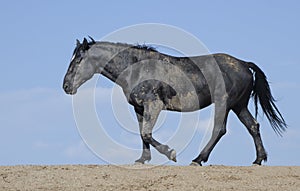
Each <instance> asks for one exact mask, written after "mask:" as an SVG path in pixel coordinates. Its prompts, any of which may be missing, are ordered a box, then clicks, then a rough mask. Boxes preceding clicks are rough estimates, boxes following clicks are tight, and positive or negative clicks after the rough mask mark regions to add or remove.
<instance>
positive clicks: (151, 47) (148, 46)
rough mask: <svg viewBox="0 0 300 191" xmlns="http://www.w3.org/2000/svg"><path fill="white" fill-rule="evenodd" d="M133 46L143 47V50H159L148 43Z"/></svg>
mask: <svg viewBox="0 0 300 191" xmlns="http://www.w3.org/2000/svg"><path fill="white" fill-rule="evenodd" d="M132 48H136V49H142V50H149V51H153V52H158V51H157V50H156V48H154V47H153V46H150V45H146V44H137V45H133V46H132Z"/></svg>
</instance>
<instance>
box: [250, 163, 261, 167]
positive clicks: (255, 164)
mask: <svg viewBox="0 0 300 191" xmlns="http://www.w3.org/2000/svg"><path fill="white" fill-rule="evenodd" d="M252 166H261V164H257V163H253V164H252Z"/></svg>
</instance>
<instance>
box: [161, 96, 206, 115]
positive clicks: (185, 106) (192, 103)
mask: <svg viewBox="0 0 300 191" xmlns="http://www.w3.org/2000/svg"><path fill="white" fill-rule="evenodd" d="M210 104H211V99H210V96H203V95H197V94H196V93H195V92H188V93H184V94H180V93H179V94H177V95H176V96H173V97H172V99H169V100H168V102H167V104H166V109H167V110H171V111H183V112H189V111H196V110H199V109H201V108H204V107H206V106H208V105H210Z"/></svg>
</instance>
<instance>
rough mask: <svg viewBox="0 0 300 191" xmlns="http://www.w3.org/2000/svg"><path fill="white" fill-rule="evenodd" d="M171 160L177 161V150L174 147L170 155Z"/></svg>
mask: <svg viewBox="0 0 300 191" xmlns="http://www.w3.org/2000/svg"><path fill="white" fill-rule="evenodd" d="M169 159H170V160H172V161H174V162H177V160H176V151H175V150H174V149H172V150H171V151H170V157H169Z"/></svg>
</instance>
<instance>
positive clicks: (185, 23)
mask: <svg viewBox="0 0 300 191" xmlns="http://www.w3.org/2000/svg"><path fill="white" fill-rule="evenodd" d="M299 9H300V3H299V1H284V2H283V1H272V2H271V1H251V2H242V1H226V2H223V1H209V2H204V1H184V2H183V1H172V2H171V1H158V0H153V1H130V2H127V1H115V0H111V1H107V2H100V1H30V0H29V1H7V2H2V3H1V7H0V23H1V30H0V34H1V46H0V52H1V62H0V65H1V70H0V74H1V75H0V76H1V88H0V105H1V107H0V115H1V117H0V128H1V133H0V165H16V164H90V163H92V164H106V161H105V160H102V159H100V158H98V157H96V156H95V155H94V154H93V153H92V152H91V151H90V150H89V149H88V148H87V146H86V145H85V144H84V141H83V140H82V139H81V137H80V135H79V132H78V130H77V128H76V124H75V121H74V116H73V110H72V98H71V97H70V96H67V95H65V94H64V92H63V90H62V88H61V86H62V80H63V76H64V74H65V72H66V70H67V67H68V65H69V60H70V58H71V53H72V51H73V49H74V46H75V39H77V38H78V39H80V40H81V39H82V38H83V37H86V36H87V35H91V36H92V37H94V38H95V39H96V40H98V39H101V38H103V37H104V36H105V35H107V34H109V33H111V32H113V31H115V30H117V29H119V28H122V27H126V26H130V25H134V24H141V23H162V24H168V25H173V26H176V27H179V28H181V29H183V30H186V31H187V32H189V33H191V34H193V35H194V36H196V37H197V38H198V39H200V40H201V41H202V42H203V43H204V44H205V45H206V47H207V48H208V49H209V51H210V52H212V53H216V52H224V53H228V54H231V55H233V56H236V57H238V58H240V59H244V60H248V61H252V62H255V63H256V64H257V65H259V66H260V67H261V68H262V69H263V70H264V71H265V73H266V75H267V76H268V79H269V81H270V83H271V88H272V92H273V95H274V96H275V97H276V98H277V100H278V102H277V105H278V107H279V108H280V110H281V112H282V114H283V115H284V117H285V119H286V121H287V123H288V124H289V128H288V131H287V133H285V134H284V136H283V138H280V137H278V136H276V134H275V133H274V132H273V130H272V128H271V127H270V125H269V124H268V122H267V120H266V118H263V117H262V115H261V116H260V117H259V118H258V119H259V122H260V123H261V131H262V137H263V141H264V144H265V147H266V149H267V151H268V154H269V160H268V162H267V163H266V164H267V165H300V152H299V150H300V144H299V143H300V141H299V137H300V129H299V125H298V123H299V117H298V116H299V114H298V107H299V106H300V105H299V103H298V99H299V96H300V79H299V74H298V73H299V71H300V66H299V63H300V57H299V43H300V38H299V34H300V23H299V18H300V12H299ZM174 40H176V39H174ZM112 87H113V84H112V83H110V82H109V81H108V80H107V79H105V78H104V77H100V78H99V81H98V83H97V97H96V98H99V100H97V101H96V103H97V104H96V106H97V107H96V108H97V112H98V113H99V115H100V114H101V113H102V114H101V115H102V116H103V124H104V125H103V126H104V127H105V128H107V129H108V130H107V132H108V133H109V134H112V136H116V135H117V136H116V137H115V138H114V139H116V140H117V141H118V142H119V143H120V144H129V145H135V147H137V148H139V147H140V145H139V144H140V142H139V137H138V136H137V135H131V136H130V138H128V137H127V136H128V135H126V134H122V133H121V132H122V130H121V129H122V126H121V125H120V124H119V123H118V121H117V120H116V119H115V118H114V115H113V112H112V108H111V98H110V97H111V89H112ZM249 107H250V108H252V109H253V105H252V102H250V105H249ZM211 109H212V108H207V109H205V110H204V111H203V112H200V114H199V115H200V116H201V117H200V119H203V120H202V122H200V125H199V126H201V127H199V128H198V129H197V133H196V135H195V137H194V139H193V140H192V141H191V144H189V146H188V147H187V148H186V149H185V150H184V151H183V152H182V153H181V154H180V156H179V157H178V158H179V159H180V160H179V162H178V164H179V165H185V164H188V162H189V161H191V160H192V159H193V158H194V157H195V156H196V155H198V152H199V148H198V147H199V143H200V142H201V140H202V138H203V137H204V134H205V132H206V131H205V130H203V129H205V127H206V126H209V120H208V119H209V116H210V114H211ZM163 116H165V117H163V118H164V119H165V120H164V122H163V123H162V124H163V125H162V127H161V128H162V129H161V133H159V132H160V131H159V130H158V131H157V134H156V136H157V138H158V139H161V140H164V139H166V138H167V136H168V132H170V129H168V128H169V127H170V126H173V125H174V123H176V122H178V121H176V120H175V119H176V118H177V117H179V114H171V113H167V114H166V113H164V114H163ZM200 121H201V120H200ZM227 126H228V127H227V129H228V133H227V134H226V135H225V136H224V137H223V138H222V139H221V141H220V143H219V144H218V145H217V146H216V148H215V149H214V151H213V152H212V154H211V156H210V160H209V161H208V163H207V164H224V165H250V164H251V162H252V161H253V160H254V159H255V150H254V144H253V141H252V139H251V138H250V136H249V134H248V132H247V131H246V130H245V128H244V127H243V126H242V124H241V123H240V122H239V121H238V120H237V118H236V117H235V116H234V114H230V115H229V121H228V125H227ZM133 128H134V127H133ZM136 128H137V124H136ZM164 128H165V131H164ZM170 128H171V127H170ZM128 139H130V141H131V142H130V143H129V142H128V141H129V140H128ZM126 141H127V142H126ZM179 143H180V142H179ZM100 144H102V145H103V150H106V149H107V151H109V152H107V153H113V154H111V155H109V156H107V157H108V158H109V157H111V158H110V159H113V160H114V161H116V163H122V161H123V162H125V163H127V162H129V161H130V160H132V161H133V160H135V159H136V158H137V157H138V156H139V152H134V153H126V152H124V151H122V150H121V151H118V152H110V151H111V150H112V148H110V147H109V146H110V145H109V144H106V143H105V142H101V140H100ZM201 144H202V142H201ZM152 151H153V153H154V157H158V158H159V155H158V154H156V153H155V151H154V150H153V149H152ZM116 153H117V154H116ZM123 156H124V158H126V160H125V159H124V160H123V159H122V157H123ZM154 160H155V159H154ZM154 163H155V161H154Z"/></svg>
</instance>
